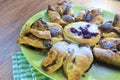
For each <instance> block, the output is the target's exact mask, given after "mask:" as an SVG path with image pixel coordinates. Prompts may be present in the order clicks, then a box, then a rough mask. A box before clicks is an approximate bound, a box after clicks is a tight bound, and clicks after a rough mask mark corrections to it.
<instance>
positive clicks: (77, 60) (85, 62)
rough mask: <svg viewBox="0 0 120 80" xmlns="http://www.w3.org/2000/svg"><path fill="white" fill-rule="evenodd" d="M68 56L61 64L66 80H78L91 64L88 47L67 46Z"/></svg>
mask: <svg viewBox="0 0 120 80" xmlns="http://www.w3.org/2000/svg"><path fill="white" fill-rule="evenodd" d="M68 52H69V53H68V56H67V58H66V59H65V61H64V63H63V69H64V72H65V74H66V76H67V80H79V79H80V77H81V76H82V75H83V73H84V72H85V71H86V70H88V69H89V67H90V66H91V64H92V62H93V54H92V51H91V49H90V47H89V46H81V47H80V46H78V45H77V44H73V43H71V44H69V46H68Z"/></svg>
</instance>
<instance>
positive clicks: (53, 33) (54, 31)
mask: <svg viewBox="0 0 120 80" xmlns="http://www.w3.org/2000/svg"><path fill="white" fill-rule="evenodd" d="M49 30H50V33H51V36H52V37H55V36H57V35H59V34H60V33H61V30H60V29H59V28H50V29H49Z"/></svg>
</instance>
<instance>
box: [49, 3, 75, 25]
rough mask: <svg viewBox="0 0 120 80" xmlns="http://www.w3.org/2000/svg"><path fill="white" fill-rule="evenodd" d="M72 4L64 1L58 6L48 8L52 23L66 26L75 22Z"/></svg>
mask: <svg viewBox="0 0 120 80" xmlns="http://www.w3.org/2000/svg"><path fill="white" fill-rule="evenodd" d="M71 7H72V3H71V2H70V3H68V2H67V1H63V2H61V3H58V5H57V6H50V5H49V6H48V10H47V12H48V17H49V18H50V21H51V22H54V23H58V24H61V25H66V24H68V23H71V22H74V21H75V20H74V17H73V16H72V8H71Z"/></svg>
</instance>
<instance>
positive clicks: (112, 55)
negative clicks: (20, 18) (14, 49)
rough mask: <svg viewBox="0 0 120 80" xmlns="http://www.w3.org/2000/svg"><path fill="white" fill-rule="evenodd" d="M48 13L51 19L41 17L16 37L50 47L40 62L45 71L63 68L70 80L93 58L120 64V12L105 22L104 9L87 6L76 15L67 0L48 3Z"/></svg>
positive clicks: (34, 44)
mask: <svg viewBox="0 0 120 80" xmlns="http://www.w3.org/2000/svg"><path fill="white" fill-rule="evenodd" d="M47 15H48V18H49V19H50V22H46V21H43V19H42V18H39V19H38V20H36V21H35V22H34V23H33V24H32V25H30V26H29V27H27V29H26V30H24V31H23V32H22V33H21V34H20V36H19V38H18V41H17V42H18V44H24V45H29V46H32V47H35V48H38V49H46V50H48V52H47V53H46V54H47V56H46V57H45V58H44V60H43V61H42V63H41V64H40V65H41V66H42V69H43V70H44V71H45V73H46V74H51V73H54V72H55V71H56V70H58V69H59V68H62V69H63V71H64V73H65V76H66V78H67V79H68V80H79V79H80V77H81V76H82V75H83V73H84V72H85V71H86V70H88V69H89V68H90V66H91V64H92V63H93V61H94V58H96V59H97V60H98V61H100V62H104V63H106V64H110V65H113V66H117V67H120V15H115V17H114V20H113V21H107V22H104V12H103V11H102V9H96V8H86V9H83V10H80V11H79V14H78V15H77V16H75V15H74V14H73V10H72V2H67V1H63V2H60V3H58V4H57V5H55V6H51V5H49V6H48V9H47Z"/></svg>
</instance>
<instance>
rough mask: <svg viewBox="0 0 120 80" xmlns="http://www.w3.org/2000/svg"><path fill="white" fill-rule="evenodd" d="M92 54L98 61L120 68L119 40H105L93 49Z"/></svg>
mask: <svg viewBox="0 0 120 80" xmlns="http://www.w3.org/2000/svg"><path fill="white" fill-rule="evenodd" d="M93 54H94V56H95V58H96V59H97V60H99V61H102V62H105V63H107V64H111V65H114V66H118V67H120V38H105V39H103V40H101V41H100V42H99V44H98V45H96V47H94V48H93Z"/></svg>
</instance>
